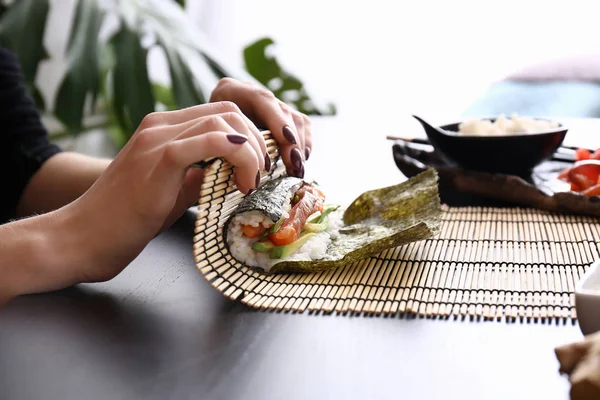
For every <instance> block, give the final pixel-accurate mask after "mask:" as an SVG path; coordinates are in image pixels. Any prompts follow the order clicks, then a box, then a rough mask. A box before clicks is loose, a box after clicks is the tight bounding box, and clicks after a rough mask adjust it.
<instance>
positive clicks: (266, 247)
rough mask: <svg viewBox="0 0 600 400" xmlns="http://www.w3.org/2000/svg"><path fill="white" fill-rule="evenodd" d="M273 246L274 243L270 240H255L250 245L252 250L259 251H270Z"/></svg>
mask: <svg viewBox="0 0 600 400" xmlns="http://www.w3.org/2000/svg"><path fill="white" fill-rule="evenodd" d="M274 247H275V245H274V244H273V243H272V242H270V241H266V242H256V243H254V244H253V245H252V250H254V251H258V252H260V253H268V252H270V251H271V250H272V249H273V248H274Z"/></svg>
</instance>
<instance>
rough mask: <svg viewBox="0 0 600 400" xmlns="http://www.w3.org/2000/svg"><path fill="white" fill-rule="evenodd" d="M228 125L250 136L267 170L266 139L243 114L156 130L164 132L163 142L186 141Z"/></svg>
mask: <svg viewBox="0 0 600 400" xmlns="http://www.w3.org/2000/svg"><path fill="white" fill-rule="evenodd" d="M226 125H228V126H229V127H231V128H233V130H234V131H235V132H237V133H241V134H244V135H246V136H248V141H249V143H250V145H251V146H252V147H253V148H254V150H255V151H256V153H257V156H258V157H259V161H260V162H259V164H260V168H261V169H264V170H267V169H266V165H265V160H266V154H267V146H266V144H265V140H264V137H263V135H262V134H261V133H260V131H259V130H258V128H257V127H256V126H255V125H254V124H253V123H252V121H250V120H249V119H248V118H247V117H246V116H245V115H243V114H241V113H238V112H233V111H231V112H225V113H221V114H213V115H207V116H203V117H198V118H196V119H192V120H189V121H184V122H182V123H179V124H174V125H167V126H160V127H158V128H154V129H160V130H161V132H163V133H162V134H163V136H164V138H163V140H164V141H168V140H171V139H172V138H175V139H184V138H187V137H191V136H195V135H198V134H200V133H202V132H208V131H220V130H226V129H227V128H226ZM269 161H270V160H269ZM269 167H270V165H269Z"/></svg>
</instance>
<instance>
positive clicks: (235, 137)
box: [227, 135, 248, 144]
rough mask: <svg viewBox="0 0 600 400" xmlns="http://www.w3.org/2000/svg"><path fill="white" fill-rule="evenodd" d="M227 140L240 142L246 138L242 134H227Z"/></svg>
mask: <svg viewBox="0 0 600 400" xmlns="http://www.w3.org/2000/svg"><path fill="white" fill-rule="evenodd" d="M227 140H229V141H230V142H231V143H235V144H242V143H246V142H247V141H248V138H247V137H246V136H242V135H227Z"/></svg>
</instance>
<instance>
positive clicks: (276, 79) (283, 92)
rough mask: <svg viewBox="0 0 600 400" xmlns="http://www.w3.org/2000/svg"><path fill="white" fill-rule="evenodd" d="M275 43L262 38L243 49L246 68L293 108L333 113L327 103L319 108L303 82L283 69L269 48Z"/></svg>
mask: <svg viewBox="0 0 600 400" xmlns="http://www.w3.org/2000/svg"><path fill="white" fill-rule="evenodd" d="M274 45H275V43H274V42H273V40H272V39H269V38H264V39H260V40H258V41H257V42H255V43H253V44H251V45H250V46H248V47H246V49H244V60H245V62H246V69H247V70H248V72H249V73H250V74H251V75H252V76H254V77H255V78H256V79H258V81H259V82H260V83H262V84H263V85H264V86H266V87H268V88H269V89H270V90H271V91H272V92H273V93H274V94H275V96H277V98H279V99H281V100H282V101H285V102H286V103H292V104H293V105H294V106H295V108H296V109H297V110H298V111H300V112H303V113H305V114H311V115H331V114H335V112H336V110H335V106H334V105H333V104H328V105H327V108H326V109H323V110H319V109H318V107H317V106H315V104H314V103H313V101H312V100H311V98H310V97H309V95H308V93H307V92H306V90H305V88H304V84H303V83H302V82H301V81H300V80H299V79H298V78H296V77H295V76H293V75H291V74H289V73H288V72H286V71H284V70H283V68H281V66H280V65H279V63H278V62H277V59H275V57H273V56H271V55H270V54H271V53H272V52H270V51H269V50H270V48H272V47H273V46H274Z"/></svg>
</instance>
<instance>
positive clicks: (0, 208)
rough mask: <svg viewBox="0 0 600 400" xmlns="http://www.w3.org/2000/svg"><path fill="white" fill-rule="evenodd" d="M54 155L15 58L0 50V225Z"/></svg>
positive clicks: (57, 148) (8, 218)
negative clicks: (34, 176)
mask: <svg viewBox="0 0 600 400" xmlns="http://www.w3.org/2000/svg"><path fill="white" fill-rule="evenodd" d="M58 152H60V148H59V147H58V146H56V145H54V144H52V143H50V141H49V139H48V134H47V132H46V129H45V128H44V125H42V121H41V119H40V114H39V113H38V110H37V108H36V106H35V103H34V102H33V99H32V98H31V97H30V95H29V93H28V91H27V88H26V86H25V81H24V79H23V75H22V73H21V69H20V66H19V63H18V61H17V58H16V57H15V55H14V54H12V53H11V52H10V51H8V50H6V49H2V48H0V194H1V195H0V223H4V222H6V221H8V220H10V219H11V218H14V217H15V213H16V209H17V204H18V203H19V200H20V199H21V196H22V194H23V191H24V190H25V187H26V185H27V183H28V182H29V180H30V179H31V177H32V176H33V175H34V174H35V173H36V172H37V171H38V169H39V168H40V167H41V166H42V164H43V163H44V162H45V161H46V160H47V159H48V158H50V157H51V156H53V155H54V154H56V153H58Z"/></svg>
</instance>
